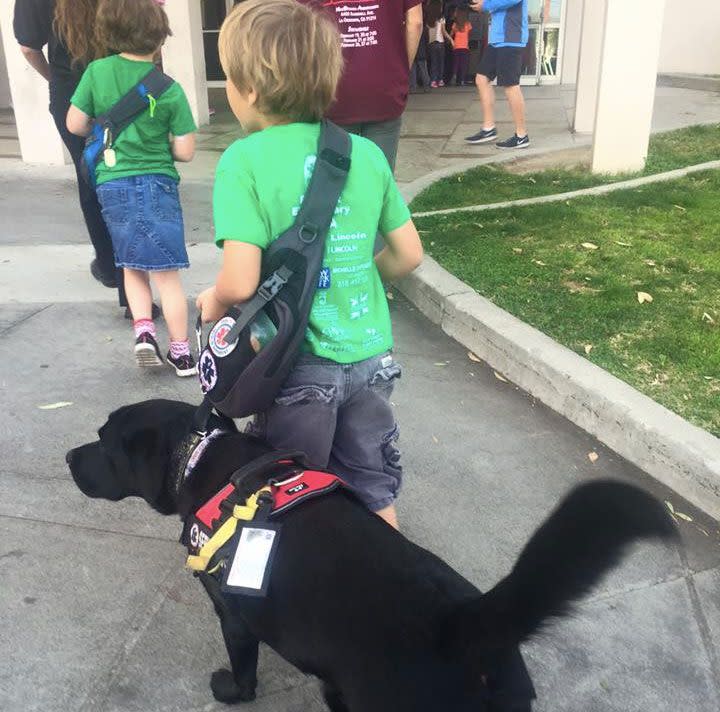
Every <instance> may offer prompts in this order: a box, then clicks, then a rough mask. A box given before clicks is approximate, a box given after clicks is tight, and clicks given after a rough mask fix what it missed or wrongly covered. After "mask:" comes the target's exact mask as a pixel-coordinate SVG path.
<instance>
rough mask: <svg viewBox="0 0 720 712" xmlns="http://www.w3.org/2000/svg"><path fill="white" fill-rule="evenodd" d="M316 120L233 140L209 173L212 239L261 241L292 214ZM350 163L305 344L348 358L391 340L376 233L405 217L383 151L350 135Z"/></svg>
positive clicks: (306, 177)
mask: <svg viewBox="0 0 720 712" xmlns="http://www.w3.org/2000/svg"><path fill="white" fill-rule="evenodd" d="M319 135H320V124H303V123H295V124H285V125H281V126H272V127H270V128H267V129H264V130H263V131H259V132H257V133H254V134H251V135H250V136H248V137H247V138H243V139H240V140H239V141H236V142H235V143H233V144H232V145H231V146H230V147H229V148H228V149H227V150H226V151H225V153H223V155H222V158H221V159H220V162H219V164H218V167H217V173H216V176H215V189H214V196H213V212H214V218H215V241H216V242H217V244H218V245H219V246H222V244H223V242H224V241H225V240H237V241H240V242H246V243H249V244H251V245H257V246H258V247H260V248H262V249H265V248H267V247H268V245H269V244H270V243H271V242H272V241H273V240H274V239H275V238H277V237H279V236H280V235H281V234H282V233H283V232H284V231H285V230H287V228H289V227H290V226H291V225H292V224H293V222H294V220H295V216H296V215H297V212H298V210H299V208H300V204H301V203H302V200H303V196H304V194H305V190H306V188H307V185H308V182H309V181H310V177H311V175H312V171H313V168H314V166H315V154H316V150H317V142H318V138H319ZM350 158H351V168H350V173H349V175H348V179H347V183H346V185H345V189H344V190H343V193H342V195H341V196H340V200H339V201H338V204H337V208H336V209H335V218H334V220H333V223H332V225H331V227H330V231H329V233H328V236H327V240H326V243H325V258H324V262H323V270H322V272H321V275H320V281H319V284H318V290H317V293H316V294H315V301H314V303H313V307H312V311H311V313H310V322H309V326H308V330H307V334H306V339H305V349H306V350H307V351H310V352H312V353H314V354H316V355H317V356H322V357H324V358H328V359H332V360H333V361H336V362H338V363H355V362H357V361H361V360H363V359H366V358H370V357H372V356H376V355H378V354H380V353H382V352H383V351H387V350H388V349H390V348H392V344H393V341H392V329H391V325H390V312H389V309H388V303H387V298H386V297H385V290H384V288H383V284H382V280H381V279H380V273H379V272H378V270H377V267H376V266H375V261H374V259H373V257H374V255H373V252H374V245H375V236H376V234H377V233H378V232H380V233H381V234H387V233H388V232H390V231H392V230H395V229H397V228H398V227H400V226H402V225H404V224H405V223H406V222H407V221H408V220H409V219H410V211H409V210H408V208H407V205H406V204H405V201H404V200H403V198H402V196H401V195H400V191H399V190H398V187H397V185H396V183H395V180H394V178H393V176H392V172H391V170H390V166H389V165H388V162H387V160H386V158H385V156H384V155H383V153H382V151H381V150H380V149H379V148H378V147H377V146H376V145H375V144H374V143H372V142H371V141H368V140H367V139H365V138H361V137H359V136H352V151H351V156H350Z"/></svg>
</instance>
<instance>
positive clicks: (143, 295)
mask: <svg viewBox="0 0 720 712" xmlns="http://www.w3.org/2000/svg"><path fill="white" fill-rule="evenodd" d="M123 271H124V276H125V294H126V296H127V302H128V305H129V307H130V311H131V312H132V316H133V319H134V320H135V321H138V320H139V319H151V318H152V291H151V290H150V281H149V280H148V273H147V272H142V271H141V270H138V269H129V268H127V267H126V268H125V269H124V270H123Z"/></svg>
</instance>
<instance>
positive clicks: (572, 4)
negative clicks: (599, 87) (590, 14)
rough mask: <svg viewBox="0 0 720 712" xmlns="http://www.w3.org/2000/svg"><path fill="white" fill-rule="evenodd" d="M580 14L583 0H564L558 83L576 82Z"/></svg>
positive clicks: (580, 28) (580, 26) (578, 57)
mask: <svg viewBox="0 0 720 712" xmlns="http://www.w3.org/2000/svg"><path fill="white" fill-rule="evenodd" d="M582 14H583V0H565V17H564V20H563V23H564V24H563V41H562V43H561V47H562V65H561V67H562V69H561V72H560V84H575V83H576V82H577V73H578V62H579V61H580V32H581V30H582Z"/></svg>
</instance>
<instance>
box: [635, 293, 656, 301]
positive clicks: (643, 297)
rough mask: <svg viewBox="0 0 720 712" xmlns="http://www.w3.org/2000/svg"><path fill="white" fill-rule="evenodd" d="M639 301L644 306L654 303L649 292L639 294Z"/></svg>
mask: <svg viewBox="0 0 720 712" xmlns="http://www.w3.org/2000/svg"><path fill="white" fill-rule="evenodd" d="M637 300H638V302H640V304H643V303H645V302H648V303H650V302H652V300H653V298H652V294H648V293H647V292H638V293H637Z"/></svg>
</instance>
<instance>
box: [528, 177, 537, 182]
mask: <svg viewBox="0 0 720 712" xmlns="http://www.w3.org/2000/svg"><path fill="white" fill-rule="evenodd" d="M527 179H528V180H529V181H530V182H531V183H537V181H536V180H535V179H534V178H533V177H532V176H528V177H527Z"/></svg>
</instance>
